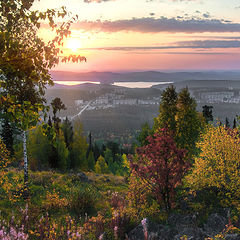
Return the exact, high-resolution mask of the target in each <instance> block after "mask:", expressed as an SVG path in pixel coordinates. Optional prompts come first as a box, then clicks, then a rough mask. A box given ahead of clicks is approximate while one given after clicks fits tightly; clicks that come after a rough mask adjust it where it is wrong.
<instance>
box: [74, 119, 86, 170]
mask: <svg viewBox="0 0 240 240" xmlns="http://www.w3.org/2000/svg"><path fill="white" fill-rule="evenodd" d="M73 129H74V134H73V144H72V151H71V152H70V155H71V162H70V168H72V169H82V170H88V162H87V149H88V144H87V140H86V137H85V136H84V135H83V126H82V124H81V123H80V122H75V123H74V127H73Z"/></svg>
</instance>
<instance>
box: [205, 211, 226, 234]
mask: <svg viewBox="0 0 240 240" xmlns="http://www.w3.org/2000/svg"><path fill="white" fill-rule="evenodd" d="M227 223H228V221H227V218H225V217H223V216H221V215H219V214H218V213H214V214H211V215H210V216H209V217H208V220H207V223H206V224H204V231H205V232H206V233H207V234H208V235H209V236H215V235H216V234H218V233H220V232H222V231H223V230H224V228H225V227H226V225H227Z"/></svg>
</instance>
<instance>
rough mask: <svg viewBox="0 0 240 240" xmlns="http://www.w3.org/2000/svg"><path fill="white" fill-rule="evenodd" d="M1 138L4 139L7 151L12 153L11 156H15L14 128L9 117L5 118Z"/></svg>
mask: <svg viewBox="0 0 240 240" xmlns="http://www.w3.org/2000/svg"><path fill="white" fill-rule="evenodd" d="M1 137H2V140H3V142H4V144H5V145H6V148H7V150H8V151H9V153H10V156H13V154H14V149H13V126H12V124H11V123H10V121H9V119H8V117H7V116H5V117H4V118H3V123H2V131H1Z"/></svg>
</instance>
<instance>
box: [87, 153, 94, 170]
mask: <svg viewBox="0 0 240 240" xmlns="http://www.w3.org/2000/svg"><path fill="white" fill-rule="evenodd" d="M87 163H88V170H89V171H94V168H95V158H94V155H93V152H92V151H90V152H89V154H88V158H87Z"/></svg>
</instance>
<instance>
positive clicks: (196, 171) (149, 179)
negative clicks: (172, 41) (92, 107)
mask: <svg viewBox="0 0 240 240" xmlns="http://www.w3.org/2000/svg"><path fill="white" fill-rule="evenodd" d="M33 3H34V0H28V1H27V0H6V1H1V2H0V54H1V55H0V122H1V131H0V132H1V139H0V239H4V240H10V239H11V240H12V239H14V240H15V239H16V240H26V239H42V240H43V239H44V240H45V239H53V240H54V239H55V240H59V239H69V240H70V239H76V240H77V239H79V240H88V239H89V240H91V239H92V240H93V239H102V240H103V239H105V240H111V239H114V240H121V239H129V240H135V239H136V240H137V239H139V240H148V239H149V240H150V239H151V240H153V239H160V240H161V239H165V240H171V239H172V240H174V239H185V240H187V239H226V240H227V239H240V229H239V228H240V135H239V129H240V127H239V126H238V123H237V120H236V119H234V124H233V126H231V125H230V123H229V120H228V118H227V116H226V120H225V122H224V123H221V122H218V123H215V122H214V121H213V120H214V109H213V108H212V106H210V105H209V106H208V105H205V106H203V108H202V112H198V111H197V110H196V107H197V103H196V100H195V99H194V98H193V97H192V96H191V94H190V92H189V90H188V88H187V87H186V88H183V89H181V90H180V91H177V90H176V89H175V87H174V86H173V85H170V86H169V87H167V88H165V89H164V90H163V91H162V94H161V101H160V102H159V113H158V116H157V117H156V118H154V124H153V126H150V125H149V124H148V123H146V124H144V125H142V129H141V131H140V133H139V134H138V136H137V139H136V143H134V144H132V146H131V148H125V147H124V146H123V145H122V144H119V143H118V142H115V141H111V140H108V139H105V140H104V141H101V142H99V141H98V142H97V141H95V140H94V133H92V132H89V134H88V135H86V134H84V131H83V125H82V123H81V121H80V120H74V121H71V120H70V119H69V118H67V117H66V118H65V119H61V118H60V117H59V113H60V112H61V111H63V110H65V109H66V106H65V104H64V102H62V100H61V99H60V98H58V97H56V98H54V99H53V100H52V101H51V103H50V104H47V102H46V99H45V95H44V94H45V90H46V87H47V86H48V85H53V81H52V79H51V75H50V73H49V70H51V69H53V68H54V67H56V65H58V64H59V63H61V62H75V63H76V62H79V63H80V62H84V61H86V58H85V56H81V55H71V54H70V55H68V56H65V57H63V56H62V50H61V46H62V44H63V41H64V40H65V39H66V38H68V37H69V36H70V34H71V31H70V26H71V25H72V24H73V23H74V22H75V21H76V19H77V16H72V17H69V16H70V15H69V13H68V12H67V10H66V8H64V7H63V8H61V9H48V10H47V11H45V12H41V11H39V10H32V9H31V7H32V5H33ZM60 20H61V21H63V23H62V24H60V25H59V21H60ZM42 22H44V24H48V25H49V26H50V29H51V30H52V32H53V35H54V37H53V38H52V39H51V40H49V41H48V42H47V43H46V42H45V41H43V40H42V39H41V38H40V37H38V34H37V32H38V30H39V28H40V25H41V23H42ZM80 64H81V63H80Z"/></svg>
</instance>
